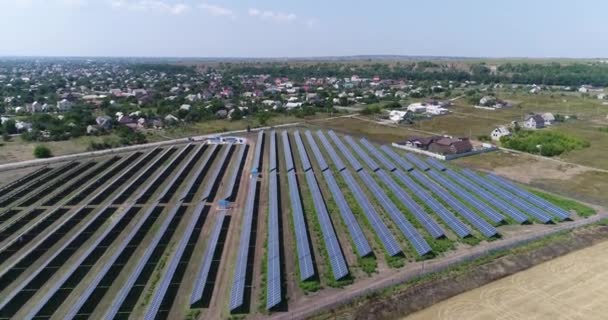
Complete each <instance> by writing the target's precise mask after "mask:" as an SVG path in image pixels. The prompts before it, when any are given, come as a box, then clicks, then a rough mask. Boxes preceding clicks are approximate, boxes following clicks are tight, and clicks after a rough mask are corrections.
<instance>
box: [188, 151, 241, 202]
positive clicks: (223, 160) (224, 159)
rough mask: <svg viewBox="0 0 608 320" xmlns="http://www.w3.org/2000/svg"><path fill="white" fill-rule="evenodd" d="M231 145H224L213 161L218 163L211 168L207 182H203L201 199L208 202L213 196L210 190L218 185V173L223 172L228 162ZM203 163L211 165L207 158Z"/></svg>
mask: <svg viewBox="0 0 608 320" xmlns="http://www.w3.org/2000/svg"><path fill="white" fill-rule="evenodd" d="M233 147H234V146H233V145H231V144H230V145H226V146H224V150H223V151H222V154H220V157H219V158H218V159H217V160H215V161H213V162H217V163H218V165H217V166H216V167H215V168H213V170H212V171H211V175H209V177H208V178H207V183H205V187H204V188H203V192H202V193H201V198H200V200H201V201H208V202H210V201H212V200H213V199H212V198H211V197H212V196H213V195H212V194H211V191H212V190H213V188H214V187H215V186H216V185H218V183H219V182H220V180H222V177H221V176H220V174H221V173H222V172H223V169H224V167H225V166H226V165H227V164H228V162H230V159H229V158H228V155H229V154H230V150H232V148H233ZM204 163H205V164H206V165H209V166H210V165H211V162H208V161H207V160H205V161H204ZM201 167H203V166H201ZM195 177H196V176H195ZM187 189H190V187H188V188H187Z"/></svg>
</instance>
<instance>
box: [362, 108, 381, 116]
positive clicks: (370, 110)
mask: <svg viewBox="0 0 608 320" xmlns="http://www.w3.org/2000/svg"><path fill="white" fill-rule="evenodd" d="M376 113H380V107H378V106H367V107H365V108H363V110H361V114H364V115H370V114H376Z"/></svg>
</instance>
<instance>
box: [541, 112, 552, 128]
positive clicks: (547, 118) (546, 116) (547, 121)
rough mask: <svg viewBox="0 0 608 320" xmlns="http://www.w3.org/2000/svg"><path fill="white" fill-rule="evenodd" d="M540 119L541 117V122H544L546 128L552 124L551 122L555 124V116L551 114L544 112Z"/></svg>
mask: <svg viewBox="0 0 608 320" xmlns="http://www.w3.org/2000/svg"><path fill="white" fill-rule="evenodd" d="M541 117H543V120H545V125H546V126H550V125H552V124H553V122H555V116H554V115H553V113H551V112H545V113H543V114H542V115H541Z"/></svg>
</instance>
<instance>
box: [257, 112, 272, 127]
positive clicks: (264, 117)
mask: <svg viewBox="0 0 608 320" xmlns="http://www.w3.org/2000/svg"><path fill="white" fill-rule="evenodd" d="M256 117H257V118H258V122H259V123H260V126H262V127H264V126H266V124H268V120H269V119H270V114H269V113H268V112H258V113H257V115H256Z"/></svg>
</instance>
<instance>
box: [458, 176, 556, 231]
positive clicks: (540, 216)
mask: <svg viewBox="0 0 608 320" xmlns="http://www.w3.org/2000/svg"><path fill="white" fill-rule="evenodd" d="M462 173H463V174H464V175H465V176H466V177H467V178H469V179H471V180H473V181H474V182H476V183H477V184H479V185H480V186H482V187H484V188H485V189H487V190H489V191H490V192H492V193H494V194H495V195H497V196H499V197H501V198H502V199H503V200H505V201H509V203H511V204H513V205H514V206H515V207H517V208H518V209H519V210H521V211H522V212H526V213H529V214H530V215H531V216H533V217H534V218H535V219H537V220H539V221H541V222H542V223H549V222H551V217H550V216H549V215H548V214H546V213H545V212H544V211H542V210H540V209H539V208H537V207H536V206H534V205H532V204H530V203H527V202H525V201H524V200H523V199H521V198H519V197H517V196H515V195H514V194H512V193H510V192H507V191H506V190H504V189H502V188H499V187H498V186H496V185H495V184H493V183H490V181H488V180H486V179H485V178H482V177H481V176H479V175H477V174H476V173H475V172H473V171H471V170H468V169H463V170H462Z"/></svg>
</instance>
